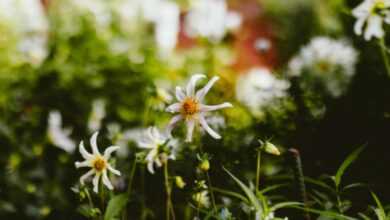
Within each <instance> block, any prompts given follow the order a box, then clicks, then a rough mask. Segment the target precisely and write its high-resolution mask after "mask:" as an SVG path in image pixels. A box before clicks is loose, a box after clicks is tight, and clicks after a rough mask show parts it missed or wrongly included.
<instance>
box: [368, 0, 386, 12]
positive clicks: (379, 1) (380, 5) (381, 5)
mask: <svg viewBox="0 0 390 220" xmlns="http://www.w3.org/2000/svg"><path fill="white" fill-rule="evenodd" d="M384 9H386V5H385V2H384V1H383V0H376V1H375V3H374V5H373V6H372V9H371V13H373V14H378V13H380V12H381V11H382V10H384Z"/></svg>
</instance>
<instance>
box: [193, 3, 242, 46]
mask: <svg viewBox="0 0 390 220" xmlns="http://www.w3.org/2000/svg"><path fill="white" fill-rule="evenodd" d="M191 3H192V4H191V7H190V11H189V12H188V14H187V16H186V18H185V31H186V33H187V34H188V35H189V36H191V37H197V36H200V37H204V38H208V39H209V40H210V41H213V42H218V41H220V40H222V38H223V37H224V36H225V34H226V32H227V31H228V30H234V29H236V28H238V27H239V26H240V25H241V16H240V15H239V14H238V13H236V12H229V11H228V8H227V4H226V1H225V0H194V1H191Z"/></svg>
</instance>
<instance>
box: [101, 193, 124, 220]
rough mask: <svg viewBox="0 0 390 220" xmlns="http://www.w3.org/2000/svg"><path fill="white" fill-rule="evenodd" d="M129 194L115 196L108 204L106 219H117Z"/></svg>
mask: <svg viewBox="0 0 390 220" xmlns="http://www.w3.org/2000/svg"><path fill="white" fill-rule="evenodd" d="M127 200H128V197H127V194H125V193H124V194H120V195H116V196H114V197H113V198H112V199H111V200H110V201H109V202H108V205H107V210H106V213H105V215H104V220H116V219H118V218H117V217H118V216H119V215H120V213H121V211H122V210H123V208H124V207H125V206H126V204H127Z"/></svg>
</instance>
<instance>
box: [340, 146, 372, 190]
mask: <svg viewBox="0 0 390 220" xmlns="http://www.w3.org/2000/svg"><path fill="white" fill-rule="evenodd" d="M364 147H365V146H362V147H359V148H358V149H356V150H355V151H353V152H352V153H351V154H350V155H349V156H348V157H347V159H345V160H344V162H343V163H342V164H341V166H340V168H339V169H338V170H337V173H336V176H335V183H336V187H337V188H338V187H339V186H340V182H341V177H342V176H343V174H344V172H345V170H346V169H347V168H348V167H349V166H350V165H351V164H352V163H353V162H354V161H355V160H356V159H357V158H358V156H359V154H360V153H361V152H362V151H363V149H364Z"/></svg>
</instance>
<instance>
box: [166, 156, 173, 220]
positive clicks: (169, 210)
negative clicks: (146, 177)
mask: <svg viewBox="0 0 390 220" xmlns="http://www.w3.org/2000/svg"><path fill="white" fill-rule="evenodd" d="M164 180H165V190H166V193H167V201H166V220H170V217H171V215H172V219H173V220H175V211H174V209H173V204H172V199H171V195H172V189H171V186H170V184H169V173H168V160H167V161H166V163H165V165H164Z"/></svg>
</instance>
